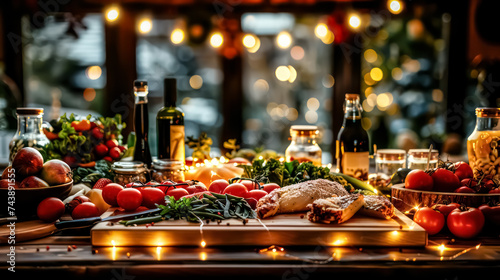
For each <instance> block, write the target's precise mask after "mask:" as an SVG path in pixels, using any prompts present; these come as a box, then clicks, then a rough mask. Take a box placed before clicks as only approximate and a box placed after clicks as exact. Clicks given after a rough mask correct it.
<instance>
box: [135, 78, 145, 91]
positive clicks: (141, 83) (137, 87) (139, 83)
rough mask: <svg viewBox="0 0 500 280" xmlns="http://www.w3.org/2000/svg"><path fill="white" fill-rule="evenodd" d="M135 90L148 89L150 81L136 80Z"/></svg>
mask: <svg viewBox="0 0 500 280" xmlns="http://www.w3.org/2000/svg"><path fill="white" fill-rule="evenodd" d="M134 91H141V92H142V91H148V82H147V81H143V80H135V81H134Z"/></svg>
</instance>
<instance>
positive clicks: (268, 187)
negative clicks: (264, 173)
mask: <svg viewBox="0 0 500 280" xmlns="http://www.w3.org/2000/svg"><path fill="white" fill-rule="evenodd" d="M262 187H263V188H262V190H264V191H266V192H267V193H271V192H272V191H273V190H275V189H279V188H281V187H280V186H279V185H278V184H276V183H269V184H264V185H263V186H262Z"/></svg>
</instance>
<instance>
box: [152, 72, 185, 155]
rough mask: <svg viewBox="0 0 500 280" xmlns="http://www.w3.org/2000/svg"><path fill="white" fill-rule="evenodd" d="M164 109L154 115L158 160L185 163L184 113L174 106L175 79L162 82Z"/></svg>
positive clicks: (175, 97) (175, 99)
mask: <svg viewBox="0 0 500 280" xmlns="http://www.w3.org/2000/svg"><path fill="white" fill-rule="evenodd" d="M163 102H164V107H162V108H161V109H160V110H159V111H158V113H157V115H156V134H157V138H158V154H157V157H158V159H164V160H175V161H181V162H182V163H184V162H185V157H186V152H185V145H184V138H185V133H184V112H183V111H182V109H181V108H179V107H177V106H176V102H177V83H176V80H175V78H165V80H164V99H163Z"/></svg>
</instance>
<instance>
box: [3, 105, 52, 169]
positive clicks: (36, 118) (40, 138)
mask: <svg viewBox="0 0 500 280" xmlns="http://www.w3.org/2000/svg"><path fill="white" fill-rule="evenodd" d="M16 114H17V131H16V134H15V135H14V137H13V138H12V140H11V141H10V143H9V163H12V160H13V159H14V157H15V156H16V154H17V151H19V150H20V149H22V148H24V147H32V148H35V149H37V150H38V151H40V153H41V154H42V155H43V157H44V158H45V159H46V153H45V150H44V149H45V147H46V146H47V145H48V144H49V143H50V140H49V139H48V138H47V136H45V134H44V133H43V128H42V125H43V109H42V108H17V110H16Z"/></svg>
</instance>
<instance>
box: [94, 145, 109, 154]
mask: <svg viewBox="0 0 500 280" xmlns="http://www.w3.org/2000/svg"><path fill="white" fill-rule="evenodd" d="M108 151H109V148H108V147H107V146H106V145H104V144H102V143H101V144H99V145H97V146H95V147H94V153H95V154H96V155H97V156H98V157H103V156H106V155H107V154H108Z"/></svg>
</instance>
